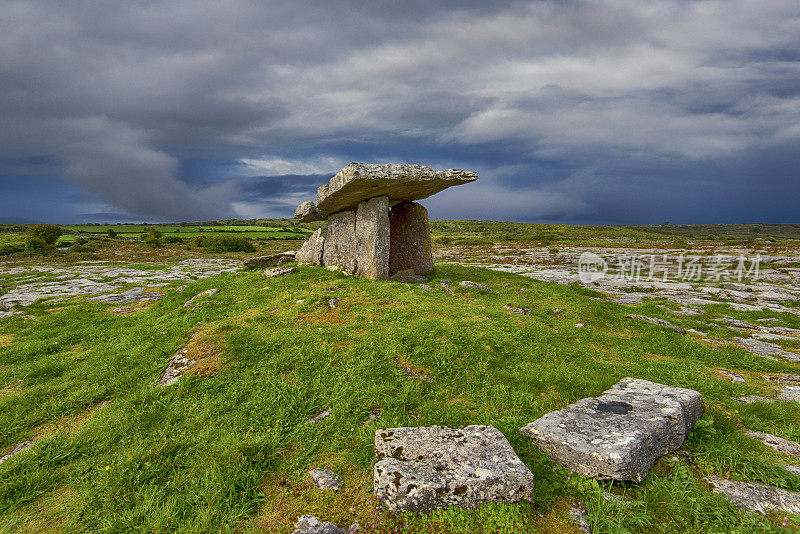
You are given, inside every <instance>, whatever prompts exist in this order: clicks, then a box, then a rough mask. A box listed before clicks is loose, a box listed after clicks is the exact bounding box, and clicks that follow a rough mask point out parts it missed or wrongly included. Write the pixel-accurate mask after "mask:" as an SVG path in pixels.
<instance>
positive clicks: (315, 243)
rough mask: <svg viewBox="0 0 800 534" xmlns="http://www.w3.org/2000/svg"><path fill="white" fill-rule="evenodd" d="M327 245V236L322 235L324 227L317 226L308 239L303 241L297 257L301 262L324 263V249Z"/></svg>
mask: <svg viewBox="0 0 800 534" xmlns="http://www.w3.org/2000/svg"><path fill="white" fill-rule="evenodd" d="M324 246H325V238H324V237H322V228H317V229H316V230H315V231H314V233H313V234H311V237H309V238H308V241H306V242H305V243H303V246H302V247H300V250H298V251H297V256H296V259H297V261H298V262H299V263H310V264H311V265H322V249H323V247H324Z"/></svg>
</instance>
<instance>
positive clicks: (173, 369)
mask: <svg viewBox="0 0 800 534" xmlns="http://www.w3.org/2000/svg"><path fill="white" fill-rule="evenodd" d="M187 351H188V347H183V348H182V349H180V350H179V351H178V352H176V353H175V354H173V355H172V357H171V358H170V359H169V363H168V364H167V368H166V369H164V373H163V374H162V375H161V378H159V379H158V385H159V386H169V385H170V384H174V383H175V382H177V381H178V379H179V378H180V377H181V375H182V374H183V373H184V371H186V369H188V368H189V367H191V366H192V365H193V364H194V363H195V362H194V360H192V359H190V358H189V357H187V356H186V352H187Z"/></svg>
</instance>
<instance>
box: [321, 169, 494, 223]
mask: <svg viewBox="0 0 800 534" xmlns="http://www.w3.org/2000/svg"><path fill="white" fill-rule="evenodd" d="M477 179H478V175H477V174H476V173H474V172H468V171H462V170H460V169H448V170H444V171H435V170H433V169H431V168H430V167H425V166H424V165H405V164H402V165H398V164H392V163H389V164H384V165H375V164H367V163H351V164H349V165H348V166H347V167H345V168H344V169H342V170H341V171H339V172H338V173H337V174H336V176H334V177H333V178H331V180H330V182H329V183H327V184H325V185H323V186H320V187H319V188H318V189H317V203H316V209H317V212H319V213H320V214H321V215H322V216H328V215H330V214H331V213H336V212H338V211H343V210H347V209H355V207H356V206H357V205H358V204H359V202H362V201H364V200H368V199H370V198H373V197H377V196H385V197H388V199H389V200H390V201H392V203H394V202H396V201H402V200H408V201H411V200H419V199H421V198H427V197H429V196H431V195H433V194H435V193H438V192H439V191H442V190H444V189H447V188H448V187H452V186H454V185H460V184H465V183H469V182H472V181H474V180H477Z"/></svg>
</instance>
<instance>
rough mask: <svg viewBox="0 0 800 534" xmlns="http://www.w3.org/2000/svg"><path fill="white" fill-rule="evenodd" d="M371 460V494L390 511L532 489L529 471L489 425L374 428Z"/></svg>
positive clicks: (511, 498) (512, 495) (521, 495)
mask: <svg viewBox="0 0 800 534" xmlns="http://www.w3.org/2000/svg"><path fill="white" fill-rule="evenodd" d="M375 460H376V461H375V467H374V468H373V484H374V491H375V495H376V496H377V497H378V498H379V499H380V500H381V502H383V503H384V504H385V505H386V506H387V507H388V508H389V509H390V510H397V511H405V510H410V511H429V510H435V509H439V508H445V507H448V506H460V507H462V508H468V509H473V508H476V507H477V506H478V505H480V504H481V503H484V502H489V501H491V502H506V503H510V502H516V501H519V500H523V499H525V500H527V499H529V498H530V497H531V494H532V492H533V484H534V480H533V474H532V473H531V472H530V470H529V469H528V468H527V467H526V466H525V464H523V463H522V461H521V460H520V459H519V457H517V455H516V453H515V452H514V449H512V448H511V444H510V443H509V442H508V440H507V439H506V438H505V436H503V434H502V433H501V432H500V431H499V430H497V429H496V428H494V427H493V426H484V425H472V426H467V427H464V428H448V427H440V426H430V427H407V428H385V429H382V430H378V431H376V432H375Z"/></svg>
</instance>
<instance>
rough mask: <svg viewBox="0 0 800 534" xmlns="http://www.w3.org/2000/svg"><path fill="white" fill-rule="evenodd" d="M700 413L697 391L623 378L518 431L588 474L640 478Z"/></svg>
mask: <svg viewBox="0 0 800 534" xmlns="http://www.w3.org/2000/svg"><path fill="white" fill-rule="evenodd" d="M702 415H703V403H702V398H701V395H700V393H698V392H697V391H693V390H691V389H683V388H676V387H669V386H664V385H662V384H656V383H655V382H648V381H647V380H639V379H636V378H623V379H622V380H620V381H619V382H618V383H617V384H615V385H614V386H613V387H611V389H609V390H607V391H606V392H605V393H603V394H602V395H601V396H600V397H591V398H587V399H581V400H579V401H578V402H576V403H574V404H570V405H569V406H567V407H566V408H564V409H562V410H557V411H554V412H550V413H549V414H547V415H545V416H543V417H540V418H539V419H537V420H536V421H534V422H532V423H530V424H529V425H527V426H525V427H524V428H522V429H520V433H522V434H523V435H526V436H529V437H530V438H532V439H533V441H534V443H535V444H536V445H537V446H538V447H539V448H540V449H542V450H543V451H545V452H546V453H548V454H549V455H550V458H551V459H552V460H553V461H554V462H556V463H558V464H560V465H563V466H564V467H567V468H569V469H571V470H573V471H577V472H578V473H580V474H582V475H584V476H587V477H601V478H613V479H615V480H632V481H634V482H641V481H642V480H644V478H645V477H646V476H647V473H648V472H649V471H650V468H651V467H653V464H654V463H655V462H656V460H657V459H658V458H660V457H661V456H664V455H665V454H668V453H670V452H672V451H674V450H676V449H678V448H679V447H680V446H681V445H682V444H683V441H684V439H686V436H687V435H688V434H689V432H690V431H691V430H692V427H693V426H694V423H695V421H697V420H698V419H699V418H700V416H702Z"/></svg>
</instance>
